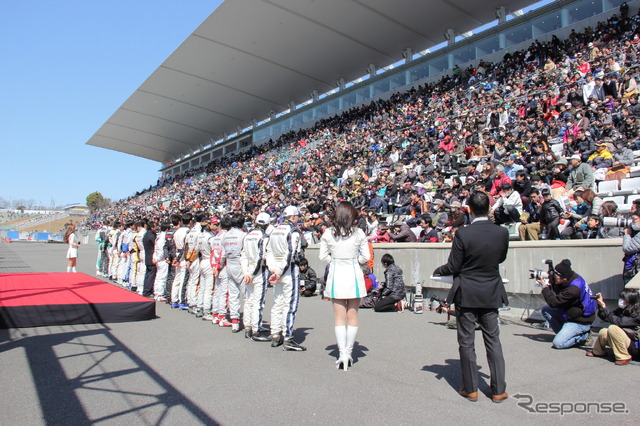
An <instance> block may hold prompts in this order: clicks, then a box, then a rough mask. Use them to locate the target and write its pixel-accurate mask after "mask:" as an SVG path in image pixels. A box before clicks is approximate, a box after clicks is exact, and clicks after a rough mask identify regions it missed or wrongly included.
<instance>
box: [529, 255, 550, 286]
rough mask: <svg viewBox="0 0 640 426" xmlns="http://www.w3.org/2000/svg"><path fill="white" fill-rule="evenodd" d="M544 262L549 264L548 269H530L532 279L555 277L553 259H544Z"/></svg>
mask: <svg viewBox="0 0 640 426" xmlns="http://www.w3.org/2000/svg"><path fill="white" fill-rule="evenodd" d="M542 263H543V264H545V265H547V270H546V271H545V270H544V269H529V279H530V280H536V281H538V280H547V279H552V278H553V260H551V259H543V260H542Z"/></svg>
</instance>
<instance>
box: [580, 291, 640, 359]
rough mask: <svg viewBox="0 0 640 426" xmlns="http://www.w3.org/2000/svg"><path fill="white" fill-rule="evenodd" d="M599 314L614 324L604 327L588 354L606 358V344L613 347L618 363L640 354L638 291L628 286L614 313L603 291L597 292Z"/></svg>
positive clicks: (639, 299)
mask: <svg viewBox="0 0 640 426" xmlns="http://www.w3.org/2000/svg"><path fill="white" fill-rule="evenodd" d="M597 296H598V299H597V302H598V316H599V317H600V319H601V320H602V321H606V322H608V323H609V324H611V325H610V326H609V327H608V328H602V330H600V333H598V339H597V340H596V342H595V343H594V345H593V350H591V351H587V352H586V354H585V355H587V356H590V357H604V356H605V355H606V351H605V347H606V346H610V347H611V349H612V350H613V355H614V356H615V359H616V361H615V364H616V365H627V364H629V363H630V362H631V360H632V359H633V357H634V356H638V354H639V353H640V351H639V350H638V339H639V337H640V336H639V334H640V297H638V290H636V289H632V288H625V289H624V290H622V291H621V292H620V298H619V299H618V308H617V309H615V310H614V311H613V312H611V311H609V310H608V309H607V305H606V304H605V303H604V300H603V299H602V294H600V293H598V294H597Z"/></svg>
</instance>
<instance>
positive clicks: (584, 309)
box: [538, 259, 596, 349]
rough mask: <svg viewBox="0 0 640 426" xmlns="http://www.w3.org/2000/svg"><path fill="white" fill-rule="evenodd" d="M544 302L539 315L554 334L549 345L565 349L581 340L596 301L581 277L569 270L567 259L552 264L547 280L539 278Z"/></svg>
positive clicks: (586, 329) (584, 339)
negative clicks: (550, 274) (553, 265)
mask: <svg viewBox="0 0 640 426" xmlns="http://www.w3.org/2000/svg"><path fill="white" fill-rule="evenodd" d="M538 284H540V285H541V286H542V295H543V296H544V300H545V301H546V302H547V305H546V306H543V307H542V309H541V313H542V316H543V317H544V318H545V319H546V320H547V322H548V323H549V327H551V329H552V330H553V331H554V333H556V337H555V338H554V339H553V346H552V347H553V348H555V349H567V348H570V347H573V346H576V345H578V344H582V343H584V342H585V341H586V340H587V338H588V337H589V333H590V332H591V324H593V321H594V320H595V317H596V302H595V300H593V299H591V296H592V293H591V289H590V288H589V285H588V284H587V283H586V281H585V280H584V278H582V277H581V276H580V275H578V274H577V273H575V272H574V271H573V269H571V261H570V260H569V259H563V260H562V261H561V262H560V263H558V264H557V265H555V267H554V270H553V275H552V276H551V277H549V279H546V280H543V279H539V280H538Z"/></svg>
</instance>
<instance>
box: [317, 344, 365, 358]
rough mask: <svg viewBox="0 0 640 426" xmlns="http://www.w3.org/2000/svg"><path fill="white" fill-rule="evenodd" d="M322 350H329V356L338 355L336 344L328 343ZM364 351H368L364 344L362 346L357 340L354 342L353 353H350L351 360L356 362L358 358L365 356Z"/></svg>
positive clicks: (335, 356) (336, 356)
mask: <svg viewBox="0 0 640 426" xmlns="http://www.w3.org/2000/svg"><path fill="white" fill-rule="evenodd" d="M324 350H325V351H329V353H327V355H328V356H330V357H331V358H338V356H340V351H339V350H338V345H329V346H327V347H326V348H324ZM365 352H369V348H368V347H366V346H362V345H360V344H358V342H356V343H355V344H354V345H353V353H352V354H351V357H352V358H353V362H354V363H355V362H358V359H360V358H364V357H366V356H367V354H366V353H365Z"/></svg>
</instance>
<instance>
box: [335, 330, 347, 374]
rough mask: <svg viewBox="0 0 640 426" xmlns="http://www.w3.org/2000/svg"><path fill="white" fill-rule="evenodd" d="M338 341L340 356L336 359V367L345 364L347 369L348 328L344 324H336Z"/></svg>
mask: <svg viewBox="0 0 640 426" xmlns="http://www.w3.org/2000/svg"><path fill="white" fill-rule="evenodd" d="M335 331H336V342H337V343H338V350H339V351H340V356H339V357H338V360H337V361H336V368H338V369H339V368H340V366H343V367H344V368H345V370H346V365H345V364H344V362H345V361H346V354H347V328H346V327H345V326H344V325H336V327H335Z"/></svg>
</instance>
